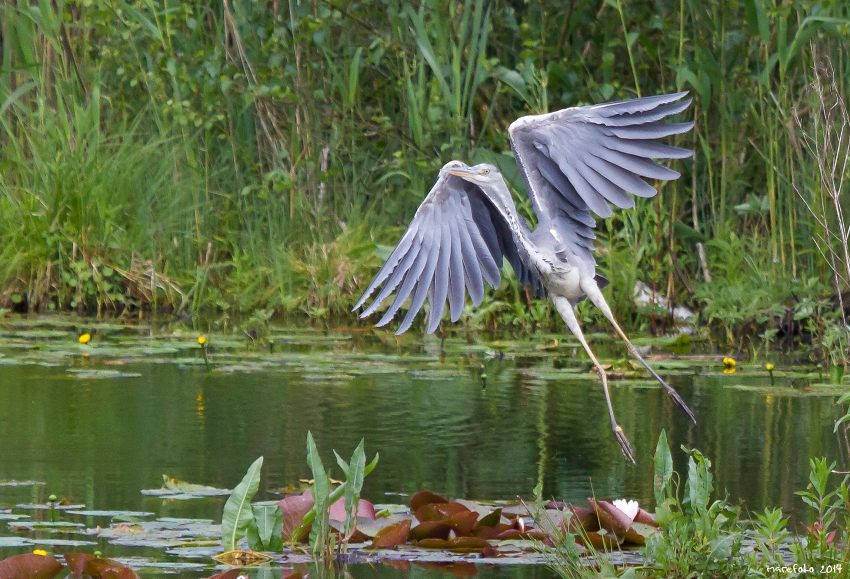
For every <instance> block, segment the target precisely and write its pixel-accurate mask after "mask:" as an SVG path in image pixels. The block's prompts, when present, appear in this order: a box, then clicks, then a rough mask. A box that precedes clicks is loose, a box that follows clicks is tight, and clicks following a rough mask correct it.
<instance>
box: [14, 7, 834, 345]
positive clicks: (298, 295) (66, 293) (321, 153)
mask: <svg viewBox="0 0 850 579" xmlns="http://www.w3.org/2000/svg"><path fill="white" fill-rule="evenodd" d="M0 21H2V24H0V26H2V39H3V45H2V60H0V62H2V69H0V128H2V134H0V167H2V170H0V193H2V206H0V220H2V222H3V223H4V228H3V231H2V232H0V235H2V236H3V241H4V243H3V248H2V251H3V258H4V259H3V262H2V266H0V290H2V292H3V293H2V296H3V299H4V300H5V305H6V306H12V305H14V306H15V307H17V308H19V309H31V310H43V309H47V308H59V309H66V308H80V309H81V310H82V311H86V312H94V311H104V310H109V309H115V310H123V309H124V308H126V307H129V308H130V309H131V310H132V311H137V310H139V309H144V310H147V309H153V308H169V309H175V310H177V309H183V310H185V311H191V312H194V313H198V312H201V311H204V310H209V311H217V312H221V313H222V314H224V315H230V314H231V313H239V312H250V311H252V310H253V309H255V308H264V309H267V310H274V311H277V312H278V313H289V314H294V315H306V316H311V317H314V318H323V317H329V316H340V315H344V312H346V311H347V309H348V307H349V306H350V305H351V304H352V302H353V299H354V298H355V297H356V294H357V293H358V291H359V290H360V289H361V288H362V287H363V285H364V284H365V283H366V282H368V278H369V276H370V274H371V273H372V272H373V271H374V268H375V267H377V266H378V265H379V264H380V257H379V256H378V254H381V251H380V250H379V251H377V252H376V244H383V243H387V244H391V243H392V242H393V241H394V240H395V239H397V237H398V235H399V234H400V232H401V231H402V229H403V227H404V225H405V224H406V222H407V221H408V220H409V218H410V217H411V215H412V214H413V211H414V210H415V208H416V206H417V205H418V203H419V202H420V201H421V199H422V198H423V196H424V195H425V193H426V192H427V190H428V189H429V188H430V185H431V183H432V182H433V179H434V177H435V175H436V172H437V170H438V168H439V167H440V166H441V165H442V164H443V163H444V162H446V161H448V160H450V159H452V158H462V159H466V160H474V161H481V160H489V161H491V162H495V163H497V164H498V165H499V166H500V167H502V168H503V169H504V170H505V173H506V175H507V176H508V177H509V180H510V182H511V185H512V186H513V187H514V189H515V191H516V193H517V199H518V201H519V206H520V210H521V211H524V212H525V213H526V214H528V215H529V217H531V211H530V206H529V204H528V202H527V200H524V198H523V196H522V194H521V193H522V183H521V180H520V179H518V178H517V174H516V169H515V166H514V165H513V161H512V159H511V158H510V155H509V154H504V153H507V152H508V151H509V148H508V143H507V137H506V128H507V126H508V124H510V122H511V121H513V120H514V119H515V118H516V117H518V116H520V115H522V114H526V113H530V112H535V113H536V112H542V111H546V110H556V109H558V108H562V107H566V106H572V105H576V104H585V103H591V102H599V101H602V100H608V99H617V98H630V97H633V96H636V95H637V94H638V93H640V94H644V95H647V94H653V93H659V92H666V91H674V90H690V91H691V93H692V95H693V96H694V99H695V102H694V105H693V106H692V108H691V109H690V110H689V111H688V112H687V113H685V118H686V120H687V119H693V120H694V121H695V123H696V127H695V129H694V132H693V134H692V135H685V136H682V137H679V138H678V140H677V142H676V144H678V145H679V146H686V147H692V148H694V149H695V150H696V152H697V155H696V158H695V159H694V160H693V161H684V162H681V163H677V164H676V166H677V168H678V169H680V170H682V173H683V177H682V179H680V180H679V181H676V182H673V183H667V184H665V185H664V186H663V187H662V188H661V195H660V196H658V197H657V198H656V199H653V200H647V201H639V203H638V206H637V208H636V210H634V211H631V212H622V213H618V214H617V215H616V216H615V217H614V218H612V219H611V220H609V221H608V222H607V223H606V224H604V225H602V226H601V228H600V238H599V245H600V259H599V261H600V267H601V268H602V269H603V270H606V271H608V272H609V273H611V274H612V275H613V277H614V278H615V279H614V281H615V283H614V284H612V288H611V290H610V291H611V292H612V298H613V302H614V303H615V304H616V307H617V310H618V315H620V316H621V317H626V318H629V319H631V320H632V322H633V324H637V325H645V324H647V323H648V321H647V320H646V319H641V318H640V317H635V316H634V314H633V313H632V312H633V306H632V303H631V288H632V287H633V284H634V281H636V280H638V279H639V280H642V281H645V282H647V283H649V284H650V285H652V286H654V287H655V288H656V291H658V292H660V293H663V294H665V295H667V296H668V297H671V298H672V299H673V300H674V301H676V302H678V303H686V304H689V305H691V306H692V307H695V308H697V309H700V310H701V311H702V312H703V319H704V320H706V321H712V323H716V324H719V325H720V326H723V327H725V329H726V332H724V335H726V334H728V337H729V338H730V340H731V341H734V342H735V343H737V344H738V345H741V344H745V343H746V339H744V341H743V342H742V341H741V338H742V337H744V336H746V335H747V333H748V332H749V333H750V334H752V333H753V332H757V333H761V332H764V331H766V330H769V329H771V328H773V329H777V330H778V329H779V328H781V327H782V324H783V323H784V322H783V319H782V317H781V316H780V315H779V314H780V312H779V307H777V304H779V306H780V307H781V308H786V309H787V308H790V311H791V312H792V317H793V316H794V315H797V314H800V312H801V310H800V308H801V307H802V306H801V304H802V303H803V302H806V300H817V299H823V297H824V295H825V293H826V292H829V291H830V290H826V289H825V288H826V287H827V285H828V281H829V275H830V269H829V265H828V264H827V263H826V262H825V260H824V259H823V257H822V256H821V253H820V252H819V250H818V248H817V246H816V244H815V243H814V241H813V239H816V238H817V236H818V235H820V236H823V235H825V231H823V225H822V224H821V223H820V222H819V221H818V220H817V219H814V218H813V217H812V215H811V214H810V213H809V212H808V210H807V209H806V204H807V203H808V204H810V205H811V204H812V203H813V202H815V201H816V200H817V199H819V195H820V187H821V183H820V181H819V179H818V177H817V174H818V173H817V163H816V160H815V159H814V158H813V156H812V154H811V151H810V150H809V149H807V148H806V147H805V146H803V141H802V139H801V134H800V128H799V126H798V124H797V123H796V122H795V121H794V119H795V115H796V116H800V117H801V118H803V119H804V122H805V119H806V118H807V115H809V114H811V112H812V111H813V110H814V109H813V106H814V103H813V102H812V100H811V99H812V97H811V94H812V93H811V92H810V91H808V90H807V88H806V87H807V86H808V85H809V84H810V83H811V81H812V79H813V76H812V75H813V73H812V71H813V69H814V68H813V67H814V66H816V65H821V64H822V63H825V62H826V61H827V60H829V61H830V62H831V63H832V66H833V67H834V69H835V72H836V75H835V78H836V83H837V90H838V92H839V93H840V94H842V95H846V93H847V89H848V84H850V50H849V49H848V47H850V43H848V40H850V8H848V6H846V4H845V3H840V2H813V1H801V2H797V3H794V4H787V3H786V4H776V3H774V2H772V1H770V0H747V1H746V2H744V3H742V4H736V3H731V2H721V1H719V0H717V1H712V2H696V1H694V0H664V1H661V2H656V3H652V4H647V3H644V2H636V1H634V0H610V1H608V0H606V1H605V2H599V3H591V2H587V1H577V2H571V3H563V2H556V1H555V0H544V1H542V2H537V3H532V4H528V5H526V4H515V3H502V2H488V1H485V0H465V1H460V0H421V1H419V2H412V1H403V0H385V1H378V0H364V1H362V2H358V3H357V4H356V5H350V4H348V3H342V2H338V1H336V0H304V1H301V2H296V1H295V0H287V2H280V3H274V4H270V5H266V4H256V3H249V2H242V1H233V0H228V1H227V2H224V1H223V2H221V3H213V4H209V3H200V2H188V3H176V2H171V1H170V0H168V1H166V0H136V1H132V2H128V1H126V0H95V1H94V2H91V3H76V2H75V3H68V2H65V3H63V2H58V3H50V2H38V3H35V4H31V3H28V2H23V1H22V0H18V1H17V2H6V3H3V4H2V6H0ZM699 244H703V246H704V247H705V249H706V250H707V259H706V266H707V271H706V268H704V267H703V266H702V265H701V263H700V262H701V260H700V256H699V250H698V247H699ZM736 252H737V254H736ZM736 260H737V261H736ZM733 262H734V263H733ZM73 264H77V265H73ZM93 264H95V265H93ZM97 264H102V265H97ZM730 264H732V265H730ZM735 264H737V265H735ZM95 270H97V272H99V273H95ZM105 270H106V271H108V272H109V274H108V275H105V276H104V273H103V272H104V271H105ZM707 274H708V275H707ZM84 278H85V279H84ZM709 278H710V279H711V282H707V281H706V280H707V279H709ZM507 279H508V280H511V279H512V278H511V277H510V276H508V278H507ZM795 280H796V281H795ZM825 282H827V283H825ZM513 283H514V282H513V281H506V282H505V284H506V286H505V287H504V288H502V289H501V290H499V292H497V294H496V295H497V297H498V298H499V299H506V300H508V302H517V300H519V302H518V303H520V304H521V303H523V302H524V301H525V299H526V298H525V296H524V294H523V293H522V292H519V291H517V288H515V287H514V286H512V285H511V284H513ZM790 288H793V289H790ZM801 288H802V289H801ZM755 295H759V296H762V297H759V298H758V299H750V298H751V297H752V296H755ZM747 296H750V298H748V297H747ZM806 303H808V302H806ZM522 310H523V308H522V307H520V308H517V309H516V310H513V311H522ZM506 311H507V310H505V309H502V310H498V311H494V312H493V313H492V314H490V315H489V317H488V320H489V322H488V323H485V327H486V326H487V325H488V324H490V326H491V327H492V325H493V324H495V323H497V322H499V323H509V324H512V323H513V322H514V321H515V319H509V317H506V316H507V314H506V313H505V312H506ZM541 315H542V318H541V321H542V323H543V324H546V323H550V324H552V326H553V327H555V326H557V324H554V322H547V319H548V318H547V316H545V315H543V314H541ZM516 319H519V320H520V321H519V322H517V323H518V324H519V325H520V326H521V327H527V328H531V327H539V325H540V324H539V323H538V322H537V321H533V322H525V321H522V320H523V319H525V320H527V319H528V317H527V316H526V317H525V318H523V316H518V317H517V318H516ZM724 320H726V321H728V320H733V321H732V322H729V323H727V324H724ZM798 321H799V320H798ZM476 323H478V322H476ZM749 326H753V329H747V330H745V328H748V327H749ZM785 329H786V330H788V329H789V328H785ZM742 347H743V346H742Z"/></svg>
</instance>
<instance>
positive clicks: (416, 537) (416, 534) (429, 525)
mask: <svg viewBox="0 0 850 579" xmlns="http://www.w3.org/2000/svg"><path fill="white" fill-rule="evenodd" d="M451 532H452V528H451V527H450V526H449V525H447V524H446V523H444V522H442V521H423V522H421V523H419V524H418V525H416V526H415V527H413V528H412V529H410V539H411V540H412V541H422V540H424V539H448V537H449V533H451Z"/></svg>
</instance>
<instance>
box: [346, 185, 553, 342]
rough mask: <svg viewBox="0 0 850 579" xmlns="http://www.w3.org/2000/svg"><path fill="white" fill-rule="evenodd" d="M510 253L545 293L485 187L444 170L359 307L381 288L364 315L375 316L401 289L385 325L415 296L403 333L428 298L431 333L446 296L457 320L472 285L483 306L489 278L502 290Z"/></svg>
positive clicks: (520, 274)
mask: <svg viewBox="0 0 850 579" xmlns="http://www.w3.org/2000/svg"><path fill="white" fill-rule="evenodd" d="M505 257H506V258H507V259H508V261H509V262H510V264H511V266H512V267H513V268H514V271H515V272H516V274H517V278H519V279H520V281H522V282H523V283H531V285H532V289H534V290H536V291H537V292H539V291H540V289H541V288H542V286H541V284H540V281H539V280H537V279H536V278H535V277H532V276H531V274H530V272H529V271H528V270H527V268H526V267H525V265H524V264H523V263H522V262H521V260H520V259H519V254H518V253H517V248H516V244H515V242H514V240H513V236H512V234H511V231H510V228H509V227H508V224H507V222H505V220H504V218H503V217H502V216H501V214H500V213H499V212H498V211H496V209H495V207H494V206H493V205H492V204H491V203H490V201H489V200H488V199H487V197H486V196H485V194H484V192H483V191H482V190H481V189H480V188H478V187H477V186H475V185H473V184H471V183H468V182H467V181H464V180H463V179H462V178H460V177H456V176H453V175H447V174H441V175H440V177H439V179H438V180H437V183H436V184H435V185H434V188H433V189H431V192H430V193H429V194H428V196H427V197H426V198H425V200H424V201H423V202H422V205H420V207H419V209H418V210H417V211H416V215H415V216H414V218H413V221H412V222H411V223H410V226H409V227H408V229H407V231H406V232H405V234H404V236H403V237H402V238H401V241H399V243H398V245H397V246H396V248H395V249H394V250H393V252H392V254H390V257H389V259H387V261H386V262H385V263H384V265H383V267H381V269H380V270H379V271H378V274H377V275H376V276H375V279H374V280H373V281H372V283H371V284H369V287H368V288H366V291H365V292H364V294H363V297H361V298H360V301H358V302H357V305H356V306H355V307H354V309H358V308H360V307H361V306H363V304H365V303H366V301H367V300H368V299H369V297H370V296H371V295H372V294H373V292H375V290H376V289H377V288H378V287H381V286H382V285H383V287H381V290H380V291H379V292H378V295H377V296H376V297H375V299H374V301H373V302H372V303H371V304H370V305H369V306H368V307H367V308H366V309H365V310H364V311H363V313H362V314H361V316H360V317H365V316H368V315H369V314H371V313H373V312H374V311H375V310H377V309H378V307H379V306H380V305H381V303H382V302H383V301H384V300H385V299H387V298H388V297H389V296H390V295H391V294H393V292H395V298H394V299H393V301H392V303H391V304H390V307H389V308H387V311H386V312H385V313H384V316H383V317H382V318H381V319H380V321H378V323H377V325H378V326H383V325H386V324H387V323H389V322H390V321H391V320H392V319H393V317H395V315H396V313H397V312H398V310H399V308H401V306H402V305H403V304H404V302H405V300H407V298H408V297H409V298H410V306H409V308H408V310H407V314H406V315H405V317H404V320H403V321H402V323H401V326H400V327H399V328H398V331H397V332H396V334H401V333H403V332H405V331H407V329H408V328H409V327H410V325H411V324H412V323H413V320H414V318H415V317H416V314H417V313H418V312H419V310H420V309H422V305H423V304H424V302H425V298H426V297H429V300H430V302H431V314H430V318H429V323H428V332H429V333H431V332H433V331H434V330H436V329H437V326H438V325H439V323H440V319H441V318H442V316H443V311H444V310H445V307H446V299H447V298H448V302H449V311H450V313H451V320H452V321H453V322H455V321H457V320H458V318H460V315H461V313H462V311H463V303H464V295H465V290H466V291H469V295H470V297H471V298H472V302H473V303H474V304H475V305H476V306H477V305H480V304H481V301H482V300H483V299H484V282H485V281H486V282H487V283H488V284H490V285H491V286H493V287H498V285H499V282H500V281H501V276H500V273H499V268H500V267H501V265H502V261H503V258H505Z"/></svg>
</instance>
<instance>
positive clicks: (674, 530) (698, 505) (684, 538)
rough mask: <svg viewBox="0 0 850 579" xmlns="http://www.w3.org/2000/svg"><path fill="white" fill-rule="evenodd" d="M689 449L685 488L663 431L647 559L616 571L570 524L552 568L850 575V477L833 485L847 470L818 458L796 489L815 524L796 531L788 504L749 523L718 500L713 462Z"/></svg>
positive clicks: (679, 574) (581, 576)
mask: <svg viewBox="0 0 850 579" xmlns="http://www.w3.org/2000/svg"><path fill="white" fill-rule="evenodd" d="M682 450H683V451H685V452H686V453H687V454H688V474H687V478H686V479H685V487H684V493H680V492H679V477H678V473H676V472H675V471H674V470H673V458H672V456H671V453H670V448H669V446H668V445H667V437H666V434H665V433H664V431H662V432H661V436H660V437H659V439H658V446H657V448H656V451H655V477H654V486H655V500H656V510H655V516H656V519H657V521H658V524H659V526H660V532H658V533H653V534H651V535H649V536H648V537H647V539H646V546H645V547H644V548H643V549H642V550H641V554H642V555H643V556H644V558H645V562H644V564H643V565H641V566H639V567H629V568H620V569H617V568H615V567H614V566H613V565H611V563H610V552H609V551H607V550H606V551H604V552H602V553H600V552H598V551H597V550H596V549H594V548H591V549H590V554H591V555H593V557H594V561H586V560H582V555H583V553H582V552H581V551H579V549H578V548H577V547H576V545H575V542H576V539H581V535H577V534H574V533H571V532H569V531H568V530H565V531H563V532H561V533H559V534H556V535H555V536H554V538H555V544H554V549H553V553H552V554H550V555H549V557H548V565H549V567H550V568H551V569H552V570H553V571H555V572H556V573H557V574H558V575H559V576H560V577H564V578H565V579H566V578H568V579H592V578H598V579H601V578H606V577H611V578H615V577H621V578H624V577H625V578H629V579H631V578H632V577H665V578H685V577H717V578H720V577H724V578H726V577H736V578H738V577H740V578H756V577H775V576H777V575H778V574H784V575H788V576H794V577H810V576H816V575H817V574H819V573H820V574H823V573H828V574H830V575H832V576H836V577H847V576H850V569H848V564H847V562H848V561H850V541H848V540H849V539H850V490H848V489H850V487H848V481H850V475H847V474H846V473H843V474H844V478H843V480H841V481H840V482H839V483H838V484H835V483H831V482H830V481H829V479H830V475H831V474H832V475H836V474H842V473H837V472H836V471H834V469H835V463H834V462H833V463H832V464H831V465H827V461H826V459H812V460H811V474H810V477H809V478H810V481H811V484H810V485H809V487H808V488H807V490H805V491H799V492H797V495H799V496H800V497H801V498H802V500H803V501H804V502H805V503H806V505H808V506H809V507H810V510H811V513H810V515H811V520H812V521H813V522H812V523H811V524H810V525H809V526H807V527H806V531H807V533H806V535H804V536H802V537H792V533H791V532H790V531H789V530H787V529H786V525H787V523H788V519H787V518H784V517H783V514H782V509H781V508H776V509H771V508H766V509H765V511H764V513H763V514H760V513H755V520H752V521H744V520H742V519H741V518H740V509H739V508H737V507H734V506H733V505H732V504H730V503H729V502H728V500H727V499H725V498H724V499H716V500H713V501H712V500H711V494H712V492H713V491H714V490H715V489H714V485H713V476H712V473H711V461H710V460H709V459H708V458H707V457H705V456H703V455H702V454H701V453H700V452H699V451H697V450H689V449H686V448H684V447H683V448H682ZM830 489H831V490H830ZM745 547H747V548H745Z"/></svg>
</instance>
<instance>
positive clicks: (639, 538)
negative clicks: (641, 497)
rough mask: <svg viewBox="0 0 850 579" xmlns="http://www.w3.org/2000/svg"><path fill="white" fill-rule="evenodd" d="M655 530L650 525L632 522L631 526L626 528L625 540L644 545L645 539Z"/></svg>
mask: <svg viewBox="0 0 850 579" xmlns="http://www.w3.org/2000/svg"><path fill="white" fill-rule="evenodd" d="M657 532H658V529H656V528H655V527H654V526H652V525H646V524H644V523H632V526H631V527H629V528H628V529H627V530H626V535H625V538H626V542H629V543H633V544H635V545H645V544H646V540H647V539H648V538H649V537H651V536H652V535H654V534H655V533H657Z"/></svg>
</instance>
